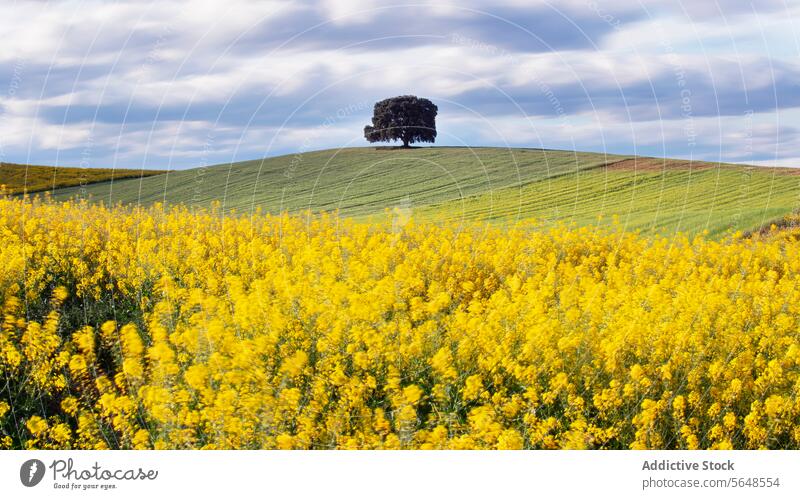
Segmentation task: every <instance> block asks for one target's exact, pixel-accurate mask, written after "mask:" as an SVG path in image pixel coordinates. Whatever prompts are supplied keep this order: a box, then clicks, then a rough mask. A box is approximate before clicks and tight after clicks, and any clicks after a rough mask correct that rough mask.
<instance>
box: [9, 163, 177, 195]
mask: <svg viewBox="0 0 800 499" xmlns="http://www.w3.org/2000/svg"><path fill="white" fill-rule="evenodd" d="M161 173H164V171H160V170H122V169H119V170H117V169H112V168H73V167H62V166H38V165H20V164H16V163H0V185H2V186H5V189H6V192H8V193H11V194H19V193H26V192H27V193H32V192H40V191H46V190H52V189H58V188H62V187H73V186H74V187H77V188H78V189H80V187H81V186H85V185H87V184H92V183H95V182H107V181H110V180H121V179H130V178H140V177H147V176H151V175H159V174H161Z"/></svg>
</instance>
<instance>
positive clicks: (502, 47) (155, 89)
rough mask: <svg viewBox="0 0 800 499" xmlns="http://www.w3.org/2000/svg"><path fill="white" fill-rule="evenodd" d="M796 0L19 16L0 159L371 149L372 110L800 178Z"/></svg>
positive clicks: (244, 5) (15, 7)
mask: <svg viewBox="0 0 800 499" xmlns="http://www.w3.org/2000/svg"><path fill="white" fill-rule="evenodd" d="M795 19H800V3H798V2H796V1H792V0H759V1H758V2H754V3H753V4H752V5H751V4H749V3H748V2H746V1H743V0H710V1H706V0H700V1H697V0H694V1H689V0H685V1H673V0H666V1H664V0H634V1H631V0H560V1H557V2H556V1H538V0H492V1H483V0H459V1H458V2H453V3H452V4H447V3H446V2H439V1H437V2H435V3H424V2H377V1H369V0H318V1H287V2H283V1H272V0H269V1H260V0H192V1H177V0H171V1H170V0H167V1H164V0H161V1H149V0H148V1H142V0H139V1H108V0H104V1H101V0H81V1H78V0H76V1H34V0H26V1H14V0H8V1H6V2H4V3H3V16H2V20H0V31H2V32H1V33H0V36H1V37H2V40H3V41H4V43H3V44H2V45H0V59H2V64H0V147H1V149H0V160H1V161H6V162H29V163H37V164H59V165H75V166H78V165H83V166H96V167H117V168H123V167H124V168H141V167H149V168H190V167H195V166H201V165H204V164H213V163H222V162H229V161H235V160H244V159H253V158H260V157H264V156H273V155H278V154H285V153H294V152H298V151H307V150H313V149H322V148H328V147H343V146H364V145H366V142H365V141H364V139H363V132H362V130H363V127H364V125H365V124H367V123H368V122H369V118H370V116H371V110H372V105H373V104H374V102H375V101H377V100H380V99H383V98H385V97H389V96H394V95H400V94H416V95H419V96H423V97H427V98H429V99H431V100H433V101H434V102H435V103H436V104H438V105H439V116H438V118H437V123H438V130H439V136H438V139H437V144H442V145H470V146H478V145H497V146H524V147H547V148H558V149H578V150H587V151H607V152H612V153H636V154H644V155H651V156H668V157H682V158H696V159H704V160H712V161H720V160H721V161H730V162H745V163H758V164H778V165H794V166H800V59H798V54H800V37H798V28H800V20H798V21H795Z"/></svg>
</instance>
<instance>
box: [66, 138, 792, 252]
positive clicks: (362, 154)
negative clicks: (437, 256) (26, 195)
mask: <svg viewBox="0 0 800 499" xmlns="http://www.w3.org/2000/svg"><path fill="white" fill-rule="evenodd" d="M83 191H84V192H83V194H85V195H86V196H89V197H90V198H91V199H93V200H95V201H97V200H103V201H104V202H106V203H117V202H123V203H141V204H145V205H148V204H152V203H153V202H165V203H183V204H186V205H189V206H208V205H209V204H210V203H211V202H212V201H214V200H219V201H220V202H221V203H222V207H223V209H224V210H225V211H231V210H236V211H237V212H239V213H250V212H253V211H254V210H255V209H256V208H260V209H261V210H263V211H267V212H273V213H274V212H279V211H284V210H286V211H289V212H297V211H301V210H306V209H310V210H312V211H333V210H339V211H340V213H341V214H342V215H344V216H350V217H354V218H357V219H366V218H374V217H376V216H378V217H381V216H385V215H384V211H385V210H386V209H387V208H388V209H394V210H395V214H397V213H399V214H400V216H401V218H408V217H412V218H413V219H415V220H428V221H430V220H448V221H453V220H455V221H458V220H465V221H466V220H488V221H498V222H504V223H509V222H514V221H517V220H523V219H527V218H529V217H532V216H533V217H537V218H540V219H542V220H543V221H544V222H545V223H547V224H553V223H558V222H566V223H576V224H578V225H587V224H596V223H601V224H606V223H610V222H611V221H612V220H614V219H618V220H619V222H620V223H621V224H623V225H624V226H625V227H626V228H628V229H640V230H642V231H645V232H647V231H656V232H660V233H666V234H669V233H673V232H676V231H682V232H687V233H698V232H702V231H704V230H707V231H709V233H710V234H711V235H714V236H718V235H722V234H725V233H726V232H728V231H731V230H756V229H758V228H759V227H761V226H763V225H765V224H769V223H770V222H771V221H772V220H774V219H777V218H780V217H782V216H783V215H785V214H787V213H790V212H792V211H794V210H795V208H796V207H797V205H798V194H800V175H798V170H795V169H777V168H775V169H769V168H758V167H746V166H741V165H730V164H714V163H701V162H693V163H689V162H685V161H678V160H663V159H655V158H631V157H626V156H614V155H604V154H597V153H576V152H572V151H556V150H542V149H501V148H457V147H430V148H420V149H406V150H403V149H391V148H377V149H376V148H350V149H341V150H327V151H316V152H309V153H305V154H298V155H288V156H280V157H273V158H267V159H263V160H257V161H247V162H241V163H234V164H226V165H216V166H210V167H205V168H197V169H192V170H184V171H177V172H169V173H168V174H166V175H161V176H157V177H150V178H142V179H127V180H121V181H119V180H115V181H114V182H113V183H103V184H96V185H91V186H87V187H85V188H84V189H83ZM54 194H55V197H56V198H57V199H66V198H69V197H74V196H79V195H81V194H82V193H81V192H80V189H78V188H66V189H58V190H56V191H55V193H54Z"/></svg>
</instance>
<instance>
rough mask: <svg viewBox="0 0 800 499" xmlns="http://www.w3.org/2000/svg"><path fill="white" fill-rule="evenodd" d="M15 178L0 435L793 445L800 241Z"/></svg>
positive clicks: (213, 444)
mask: <svg viewBox="0 0 800 499" xmlns="http://www.w3.org/2000/svg"><path fill="white" fill-rule="evenodd" d="M386 218H387V219H386V220H385V221H378V222H374V223H355V222H352V221H349V220H340V219H337V218H336V217H335V216H332V215H310V214H307V215H298V216H289V215H281V216H272V215H266V214H258V215H256V216H222V215H221V214H220V212H219V211H218V210H216V209H212V210H210V211H197V212H195V211H189V210H187V209H185V208H170V209H166V208H163V207H160V206H155V207H153V208H147V209H144V208H123V207H115V208H107V207H102V206H89V205H85V204H76V203H62V204H57V203H53V202H49V201H38V200H34V201H31V200H19V199H8V198H2V199H0V293H2V296H1V297H0V300H2V301H1V304H2V309H3V317H2V332H1V333H0V447H5V448H9V447H10V448H58V449H66V448H79V449H105V448H135V449H147V448H159V449H163V448H180V449H185V448H189V449H195V448H208V449H218V448H235V449H246V448H247V449H250V448H281V449H290V448H292V449H306V448H316V449H329V448H359V449H387V448H388V449H395V448H402V449H443V448H452V449H478V448H480V449H483V448H487V449H519V448H532V449H541V448H544V449H552V448H634V449H639V448H689V449H695V448H765V447H766V448H797V447H800V424H799V423H800V398H798V396H797V393H798V387H800V330H799V329H798V325H799V324H800V257H799V256H798V255H800V242H798V238H797V237H795V236H792V235H791V234H790V235H788V236H785V237H772V236H768V235H767V236H757V237H754V238H742V237H735V236H734V237H732V238H729V239H726V240H724V241H713V240H705V239H704V238H702V237H698V238H694V239H691V240H690V239H687V238H685V237H674V238H660V237H647V238H646V237H642V236H639V235H636V234H633V233H626V232H623V231H621V230H610V231H609V230H602V229H597V228H592V229H588V228H563V227H562V228H554V229H543V228H540V227H538V226H537V225H535V224H533V223H531V224H530V225H524V226H516V227H513V228H501V227H492V226H486V225H477V224H476V225H460V226H459V225H452V226H450V225H446V226H442V225H435V224H425V225H418V224H415V223H414V222H413V221H410V220H408V221H407V220H403V221H402V223H400V224H398V223H396V222H397V220H396V218H397V217H394V220H393V217H392V214H391V213H388V214H387V217H386Z"/></svg>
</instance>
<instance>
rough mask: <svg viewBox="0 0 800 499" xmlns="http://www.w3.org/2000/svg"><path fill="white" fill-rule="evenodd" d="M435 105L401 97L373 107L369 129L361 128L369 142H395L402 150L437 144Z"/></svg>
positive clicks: (424, 100) (417, 98)
mask: <svg viewBox="0 0 800 499" xmlns="http://www.w3.org/2000/svg"><path fill="white" fill-rule="evenodd" d="M438 110H439V109H438V108H437V107H436V104H434V103H433V102H431V101H429V100H428V99H423V98H419V97H417V96H415V95H401V96H398V97H392V98H389V99H384V100H382V101H380V102H378V103H376V104H375V110H374V111H373V116H372V125H367V126H365V127H364V138H366V139H367V140H368V141H369V142H388V141H392V142H395V141H397V140H401V141H402V142H403V147H408V146H409V144H413V143H414V142H434V141H435V140H436V113H437V112H438Z"/></svg>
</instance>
